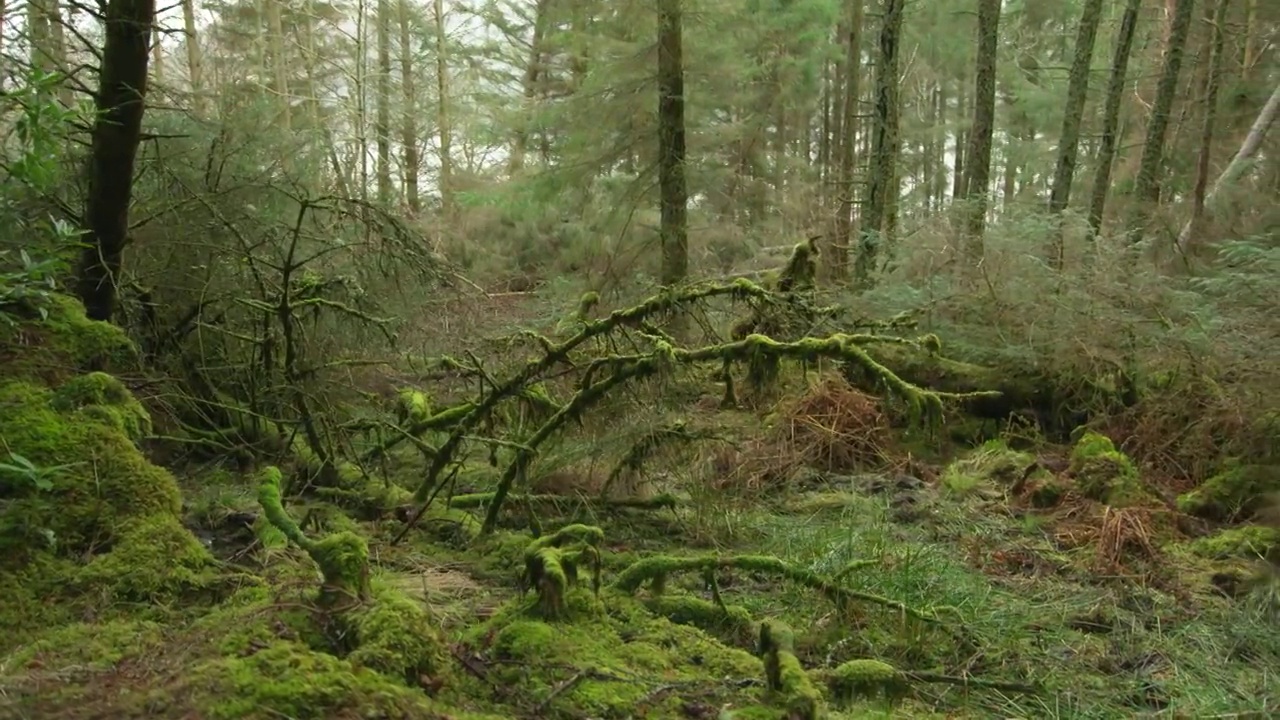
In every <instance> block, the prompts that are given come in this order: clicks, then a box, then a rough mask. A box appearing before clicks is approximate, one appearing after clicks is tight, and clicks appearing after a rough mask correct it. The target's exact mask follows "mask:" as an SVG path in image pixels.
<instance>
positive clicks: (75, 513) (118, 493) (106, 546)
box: [0, 298, 214, 617]
mask: <svg viewBox="0 0 1280 720" xmlns="http://www.w3.org/2000/svg"><path fill="white" fill-rule="evenodd" d="M49 310H50V312H49V315H48V317H47V319H43V320H41V321H39V322H38V323H37V322H30V323H23V324H18V325H15V326H12V327H8V328H6V329H5V330H4V331H3V332H2V333H0V356H2V357H5V358H11V359H12V362H10V363H8V364H6V365H5V369H4V372H3V374H2V375H0V438H3V441H4V445H3V448H0V451H2V453H3V455H4V456H5V457H3V458H0V460H7V461H8V462H6V466H5V469H4V470H2V471H0V549H3V551H4V552H3V557H0V573H3V574H4V577H2V578H0V585H3V586H4V587H5V590H4V591H3V592H4V594H5V595H6V597H5V598H4V599H5V600H6V601H12V603H13V604H10V602H6V603H5V604H6V606H8V607H25V608H29V609H30V605H31V604H30V602H28V601H30V600H31V599H32V597H31V596H33V595H34V596H39V595H41V594H44V593H45V592H47V591H49V590H53V589H56V591H57V592H58V595H57V597H61V598H62V599H66V600H72V601H78V602H82V603H90V604H94V605H102V606H107V607H109V606H110V605H111V604H112V603H116V602H131V603H156V604H165V603H169V602H173V601H174V600H176V599H178V598H179V597H181V596H184V595H187V594H190V593H191V592H192V591H193V590H200V589H203V588H206V587H208V586H209V584H210V583H211V582H212V580H213V577H214V575H213V565H214V562H213V558H212V556H211V555H210V554H209V553H208V551H207V550H206V549H205V548H204V546H203V545H201V544H200V543H199V542H198V541H197V540H196V539H195V538H194V537H193V536H192V535H191V534H190V533H189V532H188V531H187V530H186V529H185V528H184V527H183V526H182V524H181V522H180V520H179V511H180V508H181V505H182V503H181V497H180V494H179V491H178V485H177V482H176V480H175V479H174V477H173V475H171V474H170V473H169V472H168V471H167V470H164V469H163V468H160V467H157V466H155V465H153V464H151V463H150V462H149V461H148V460H147V459H146V457H145V456H144V455H143V454H142V452H141V451H140V450H139V448H138V442H139V441H141V440H142V439H143V438H144V437H145V436H146V435H147V434H148V433H149V432H150V429H151V419H150V417H149V416H148V414H147V412H146V410H145V409H144V408H143V407H142V406H141V404H139V403H138V401H137V400H136V399H135V398H134V397H133V396H132V394H130V392H129V391H128V389H127V388H125V387H124V385H123V384H122V383H121V382H120V381H119V380H117V379H116V378H114V377H112V376H111V375H109V374H107V373H106V372H103V371H101V370H98V369H94V368H108V367H113V366H116V365H120V364H121V363H123V364H126V365H127V364H129V363H131V362H132V358H133V357H134V355H133V351H132V347H131V346H130V344H129V341H128V339H127V338H126V337H125V336H124V334H123V332H121V331H120V330H119V329H117V328H114V327H112V326H110V325H107V324H105V323H97V322H92V321H89V320H87V319H85V317H84V313H83V311H82V310H81V309H80V308H79V306H78V305H77V304H75V303H74V302H73V301H70V300H66V299H62V298H59V299H57V300H56V301H55V302H53V303H52V304H51V306H50V308H49ZM85 371H87V372H85ZM77 372H82V373H83V374H77ZM52 597H53V596H46V597H44V598H43V602H42V603H41V604H42V605H45V606H46V607H45V608H43V609H39V608H37V610H38V611H39V612H40V613H42V616H44V617H48V615H49V613H50V612H51V609H50V608H49V607H48V606H49V605H51V604H52V603H51V598H52Z"/></svg>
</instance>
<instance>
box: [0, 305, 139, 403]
mask: <svg viewBox="0 0 1280 720" xmlns="http://www.w3.org/2000/svg"><path fill="white" fill-rule="evenodd" d="M47 309H48V313H49V316H48V318H47V319H45V320H40V321H39V322H35V321H33V322H30V323H25V324H21V325H18V326H14V327H10V326H8V325H7V324H3V323H0V366H3V367H4V369H5V375H6V377H9V378H15V379H16V378H21V379H28V380H39V381H40V382H41V383H42V384H47V385H56V384H58V383H60V382H61V381H63V380H65V379H67V378H68V377H74V376H75V375H77V374H79V373H81V372H84V371H86V370H107V371H111V370H116V371H128V370H132V369H135V368H136V367H137V365H138V352H137V349H136V348H135V347H134V346H133V343H131V342H130V341H129V338H128V336H126V335H125V333H124V331H123V330H121V329H120V328H118V327H116V326H114V325H111V324H110V323H104V322H97V321H95V320H90V319H88V318H87V317H86V316H85V313H84V306H83V305H82V304H81V303H80V301H78V300H76V299H74V298H71V297H67V296H64V295H55V296H53V297H52V298H51V302H50V303H49V304H48V307H47Z"/></svg>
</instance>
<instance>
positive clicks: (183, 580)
mask: <svg viewBox="0 0 1280 720" xmlns="http://www.w3.org/2000/svg"><path fill="white" fill-rule="evenodd" d="M216 579H217V575H216V572H215V569H214V560H213V557H212V556H211V555H210V554H209V551H208V550H207V549H206V548H205V547H204V545H202V544H201V543H200V541H198V540H196V538H195V536H193V535H192V534H191V533H190V532H189V531H188V530H187V529H186V528H185V527H183V526H182V524H181V523H180V522H179V521H178V519H177V518H176V517H175V516H173V515H167V514H162V513H157V514H154V515H149V516H146V517H143V518H141V519H139V520H136V521H133V522H130V523H128V524H127V525H126V526H125V529H124V530H123V531H122V532H121V534H120V539H119V541H118V542H117V543H116V544H115V546H114V547H112V549H111V551H110V552H108V553H106V554H105V555H98V556H95V557H94V558H93V560H91V561H90V562H89V564H88V565H86V566H84V568H82V569H81V570H80V572H79V573H78V574H77V575H76V577H75V582H76V583H77V584H78V585H80V586H81V587H83V588H84V589H85V590H86V591H90V590H98V591H102V592H106V593H108V595H109V596H110V597H111V598H114V599H117V600H123V601H127V602H138V603H148V604H153V605H164V604H168V603H171V602H174V601H176V600H179V599H182V598H189V597H190V596H191V595H192V593H195V592H199V591H201V590H203V589H206V588H209V587H210V586H212V585H213V584H214V583H215V582H216Z"/></svg>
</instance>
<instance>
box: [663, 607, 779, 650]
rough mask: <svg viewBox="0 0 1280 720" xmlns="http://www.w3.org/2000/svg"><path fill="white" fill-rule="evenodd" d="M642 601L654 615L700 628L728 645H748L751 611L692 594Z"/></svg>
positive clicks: (751, 631) (751, 630) (751, 629)
mask: <svg viewBox="0 0 1280 720" xmlns="http://www.w3.org/2000/svg"><path fill="white" fill-rule="evenodd" d="M643 602H644V605H645V607H646V608H648V609H649V611H650V612H652V613H654V614H656V615H659V616H661V617H665V618H667V619H668V620H670V621H671V622H673V623H677V624H680V625H692V626H693V627H696V628H701V629H702V630H705V631H706V632H708V633H710V634H711V635H714V636H715V637H718V638H722V639H724V640H725V641H726V642H728V643H729V644H731V645H743V646H746V645H748V644H749V643H750V642H751V638H752V635H753V634H754V632H755V622H754V621H753V620H752V619H751V613H749V612H747V609H746V608H743V607H739V606H737V605H726V606H720V605H717V604H716V603H713V602H709V601H707V600H703V599H702V598H699V597H694V596H692V595H659V596H656V597H649V598H646V599H644V600H643Z"/></svg>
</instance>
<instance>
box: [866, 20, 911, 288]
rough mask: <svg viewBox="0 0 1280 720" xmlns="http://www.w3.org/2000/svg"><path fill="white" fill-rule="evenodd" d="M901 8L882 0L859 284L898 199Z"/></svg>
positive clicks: (870, 265)
mask: <svg viewBox="0 0 1280 720" xmlns="http://www.w3.org/2000/svg"><path fill="white" fill-rule="evenodd" d="M904 5H905V2H904V0H885V4H884V14H883V16H882V20H881V25H880V42H879V45H880V53H879V56H878V57H877V60H876V102H875V110H874V116H873V119H872V123H871V178H870V186H869V188H868V192H867V207H866V215H865V217H864V219H863V222H862V233H861V238H860V240H861V242H859V244H858V261H857V267H856V275H857V279H858V282H860V283H866V282H868V281H869V280H870V278H871V273H872V272H873V270H874V269H875V264H876V257H877V255H878V254H879V251H880V248H881V246H882V245H883V244H884V243H886V242H887V240H888V238H887V235H888V233H887V232H886V229H887V227H888V226H889V225H890V224H891V223H889V222H888V219H889V217H890V216H891V214H892V213H893V209H894V205H895V204H896V200H897V195H898V178H897V155H898V116H899V112H898V48H899V46H900V45H901V34H902V15H903V6H904Z"/></svg>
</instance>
